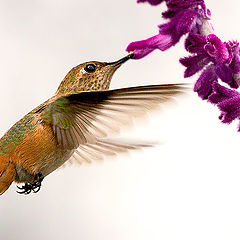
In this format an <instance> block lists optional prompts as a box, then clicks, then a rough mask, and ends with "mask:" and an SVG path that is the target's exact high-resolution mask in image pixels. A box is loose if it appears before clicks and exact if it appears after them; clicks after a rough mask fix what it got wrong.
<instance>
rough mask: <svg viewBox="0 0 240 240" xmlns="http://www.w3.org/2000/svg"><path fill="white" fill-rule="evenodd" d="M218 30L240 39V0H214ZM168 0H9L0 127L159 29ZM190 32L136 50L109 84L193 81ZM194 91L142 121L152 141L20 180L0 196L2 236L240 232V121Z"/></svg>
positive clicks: (0, 74) (4, 11) (209, 236)
mask: <svg viewBox="0 0 240 240" xmlns="http://www.w3.org/2000/svg"><path fill="white" fill-rule="evenodd" d="M206 4H207V6H208V7H209V8H210V9H211V10H212V15H213V21H212V22H213V24H214V27H215V30H216V34H217V35H218V36H219V37H221V38H222V40H224V41H225V40H233V39H237V38H238V39H240V27H239V24H238V23H239V22H240V16H239V9H240V3H239V1H238V0H229V1H218V0H208V1H206ZM163 9H165V5H164V4H163V5H162V6H160V7H159V6H158V7H150V6H148V4H141V5H140V4H139V5H137V4H136V2H135V0H121V1H111V0H101V1H98V0H92V1H88V0H41V1H40V0H21V1H19V0H8V1H3V0H2V1H0V36H1V37H0V83H1V85H0V86H1V88H0V112H1V118H0V126H1V128H0V129H1V130H0V134H1V135H3V134H4V132H5V131H6V130H7V129H9V128H10V127H11V126H12V125H13V124H14V123H15V122H16V121H17V120H19V119H20V118H21V117H22V116H24V115H25V114H26V113H27V112H29V111H30V110H31V109H32V108H34V107H35V106H37V105H39V104H40V103H41V102H43V101H45V100H46V99H48V98H49V97H51V95H52V94H53V93H54V92H55V90H56V88H57V87H58V84H59V83H60V81H61V80H62V79H63V78H64V76H65V74H66V73H67V72H68V71H69V70H70V69H71V68H72V67H73V66H75V65H78V64H79V63H81V62H84V61H88V60H99V61H113V60H117V59H119V58H120V57H123V56H124V55H125V54H126V53H125V51H124V49H125V47H126V46H127V44H128V43H129V42H131V41H134V40H140V39H144V38H146V37H149V36H151V35H153V34H156V33H157V27H156V25H157V24H159V23H161V22H162V20H161V14H160V13H161V11H162V10H163ZM185 55H187V53H185V51H184V49H183V41H181V43H180V44H179V45H178V46H176V47H174V48H172V49H171V50H169V51H167V52H164V53H162V52H160V51H156V52H154V53H153V54H151V55H150V56H148V57H146V58H144V59H142V60H138V61H129V62H128V63H126V64H125V65H124V66H122V68H121V69H119V70H118V71H117V73H116V74H115V76H114V78H113V81H112V85H111V88H119V87H126V86H135V85H146V84H159V83H175V82H178V83H180V82H190V83H193V82H194V81H195V80H196V76H195V77H193V78H192V79H183V71H184V68H183V67H182V66H181V65H180V64H179V63H178V59H179V58H180V57H181V56H185ZM218 115H219V111H218V109H217V108H216V107H214V106H212V105H210V104H208V103H207V102H203V101H201V100H200V99H199V98H198V97H197V95H196V94H195V93H191V92H190V93H189V95H188V97H185V98H179V99H178V103H177V104H173V105H171V106H167V109H166V108H165V110H164V111H163V112H161V113H160V114H154V115H152V117H151V119H150V120H149V121H148V122H146V123H144V124H143V125H137V127H136V128H135V130H133V131H132V132H131V133H132V134H131V136H132V137H135V138H141V139H149V140H159V141H162V142H164V144H163V145H160V146H159V147H157V148H155V149H149V150H145V151H142V152H133V153H131V154H129V155H126V156H120V157H118V158H115V159H107V160H105V161H104V163H102V164H92V165H91V166H86V165H85V166H80V167H78V166H75V167H74V166H72V167H68V168H65V169H63V170H59V171H55V172H54V173H52V174H51V175H49V176H48V177H47V178H46V179H45V180H44V182H43V187H42V189H41V191H40V192H39V193H38V194H31V195H29V196H22V195H19V194H17V193H16V192H15V190H16V185H15V184H13V185H12V186H11V187H10V189H9V190H8V191H7V192H6V193H5V194H4V195H3V196H1V197H0V238H1V240H13V239H19V240H22V239H24V240H28V239H35V240H40V239H41V240H42V239H58V240H63V239H71V240H75V239H83V240H97V239H104V240H115V239H116V240H120V239H124V240H135V239H137V240H147V239H151V240H155V239H156V240H159V239H164V240H165V239H174V240H179V239H184V240H190V239H191V240H192V239H194V240H197V239H199V240H200V239H201V240H202V239H205V240H213V239H217V240H222V239H231V240H235V239H239V238H240V228H239V224H240V193H239V192H240V174H239V172H240V156H239V144H240V133H237V123H234V124H232V125H230V126H228V125H223V124H221V123H220V121H219V120H218Z"/></svg>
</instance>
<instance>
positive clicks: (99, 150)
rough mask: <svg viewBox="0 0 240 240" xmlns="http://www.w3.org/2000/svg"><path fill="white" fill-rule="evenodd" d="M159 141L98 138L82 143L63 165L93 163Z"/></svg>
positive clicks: (146, 146) (148, 146)
mask: <svg viewBox="0 0 240 240" xmlns="http://www.w3.org/2000/svg"><path fill="white" fill-rule="evenodd" d="M156 144H157V143H153V142H152V143H151V142H137V143H136V142H125V141H122V140H116V139H114V140H113V139H97V141H96V142H95V143H87V144H81V145H80V146H79V147H78V148H77V149H76V150H75V152H74V153H73V155H72V156H71V157H70V159H69V160H68V161H67V162H65V163H64V164H63V165H62V167H65V166H67V165H68V164H69V163H70V164H74V163H77V164H83V163H92V162H94V161H100V160H103V159H104V158H105V157H107V156H111V157H112V156H115V155H117V154H121V153H126V152H128V151H132V150H140V149H143V148H150V147H153V146H155V145H156Z"/></svg>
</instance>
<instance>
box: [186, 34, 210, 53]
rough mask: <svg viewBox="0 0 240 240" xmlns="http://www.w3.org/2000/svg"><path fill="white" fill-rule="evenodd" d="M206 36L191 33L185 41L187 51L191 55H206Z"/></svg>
mask: <svg viewBox="0 0 240 240" xmlns="http://www.w3.org/2000/svg"><path fill="white" fill-rule="evenodd" d="M205 44H206V36H202V35H200V34H196V33H190V34H189V35H188V37H187V38H186V40H185V49H186V50H187V51H188V52H190V53H198V54H199V53H205V50H204V45H205Z"/></svg>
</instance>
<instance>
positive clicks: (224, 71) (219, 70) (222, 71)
mask: <svg viewBox="0 0 240 240" xmlns="http://www.w3.org/2000/svg"><path fill="white" fill-rule="evenodd" d="M215 72H216V74H217V75H218V77H219V78H220V79H221V80H222V81H223V82H225V83H227V84H230V83H231V82H232V81H233V78H232V71H231V69H230V68H229V67H227V66H226V65H225V64H223V63H217V64H216V65H215Z"/></svg>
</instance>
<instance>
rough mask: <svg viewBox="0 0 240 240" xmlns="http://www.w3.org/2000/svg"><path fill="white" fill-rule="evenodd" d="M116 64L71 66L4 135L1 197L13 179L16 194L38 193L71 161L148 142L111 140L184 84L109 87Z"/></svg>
mask: <svg viewBox="0 0 240 240" xmlns="http://www.w3.org/2000/svg"><path fill="white" fill-rule="evenodd" d="M132 56H133V55H132V54H129V55H127V56H126V57H124V58H122V59H120V60H118V61H115V62H110V63H109V62H96V61H91V62H86V63H83V64H80V65H78V66H76V67H74V68H72V69H71V70H70V71H69V72H68V74H67V75H66V77H65V78H64V79H63V81H62V82H61V84H60V86H59V87H58V89H57V92H56V93H55V95H54V96H53V97H51V98H50V99H48V100H47V101H45V102H44V103H42V104H41V105H39V106H38V107H36V108H35V109H33V110H32V111H31V112H29V113H28V114H27V115H25V116H24V117H23V118H22V119H21V120H20V121H18V122H17V123H16V124H15V125H14V126H12V127H11V128H10V129H9V130H8V131H7V132H6V133H5V135H4V136H3V137H2V138H1V139H0V195H1V194H3V193H4V192H5V191H6V190H7V189H8V188H9V186H10V185H11V183H12V182H16V183H22V184H23V185H22V186H21V187H19V186H18V188H19V191H18V193H21V194H29V193H31V192H35V193H36V192H38V191H39V190H40V188H41V184H42V181H43V179H44V178H45V177H46V176H47V175H48V174H50V173H51V172H53V171H54V170H56V169H58V168H59V167H60V166H62V165H63V164H64V163H66V162H67V161H70V160H73V159H75V161H77V162H81V161H88V162H89V161H91V160H94V159H100V158H102V156H104V155H108V154H111V153H120V152H123V151H127V150H131V149H137V148H141V147H145V146H148V145H147V144H146V145H145V144H134V143H122V142H118V141H115V142H114V141H110V140H109V139H108V138H109V137H111V136H112V134H113V133H115V132H117V131H118V130H119V128H120V127H121V126H124V125H127V124H128V123H129V122H130V121H131V119H132V117H136V116H141V115H142V114H143V113H144V112H146V111H149V110H151V109H153V108H154V107H156V106H158V105H161V104H164V103H166V102H168V101H170V100H171V99H172V98H173V97H175V96H176V95H178V94H181V93H183V92H184V89H185V88H184V85H181V84H165V85H149V86H137V87H128V88H121V89H115V90H109V85H110V82H111V79H112V76H113V74H114V73H115V71H116V70H117V69H118V68H119V67H120V66H121V65H122V64H123V63H124V62H126V61H127V60H129V59H130V58H132Z"/></svg>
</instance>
